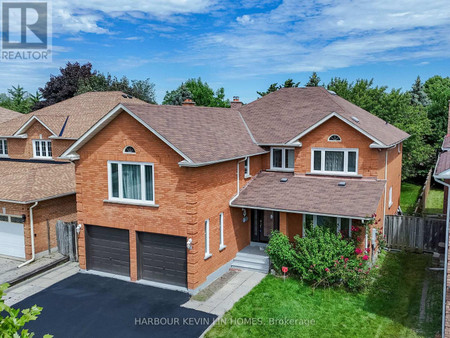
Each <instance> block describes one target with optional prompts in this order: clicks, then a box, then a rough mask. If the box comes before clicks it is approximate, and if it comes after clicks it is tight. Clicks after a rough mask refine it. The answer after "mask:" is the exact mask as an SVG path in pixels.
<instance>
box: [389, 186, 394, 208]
mask: <svg viewBox="0 0 450 338" xmlns="http://www.w3.org/2000/svg"><path fill="white" fill-rule="evenodd" d="M392 204H394V202H393V201H392V186H391V187H390V188H389V208H390V207H392Z"/></svg>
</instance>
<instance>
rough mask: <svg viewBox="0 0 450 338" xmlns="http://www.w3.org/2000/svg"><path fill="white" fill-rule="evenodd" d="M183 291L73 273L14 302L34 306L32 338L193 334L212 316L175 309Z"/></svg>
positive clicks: (184, 297) (182, 299) (185, 296)
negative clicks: (36, 311)
mask: <svg viewBox="0 0 450 338" xmlns="http://www.w3.org/2000/svg"><path fill="white" fill-rule="evenodd" d="M188 300H189V295H188V294H186V293H183V292H178V291H171V290H163V289H159V288H155V287H151V286H146V285H140V284H136V283H130V282H125V281H121V280H117V279H112V278H106V277H100V276H95V275H90V274H83V273H78V274H76V275H74V276H71V277H69V278H67V279H64V280H63V281H61V282H59V283H56V284H54V285H52V286H51V287H49V288H47V289H45V290H43V291H41V292H39V293H37V294H35V295H33V296H31V297H28V298H26V299H24V300H23V301H21V302H19V303H17V304H15V305H14V308H25V307H30V306H32V305H34V304H37V305H39V306H41V307H43V311H42V314H41V315H40V316H39V318H38V319H37V320H36V321H33V322H30V323H29V324H28V325H27V326H26V328H28V329H29V330H30V331H31V332H35V333H36V337H39V336H40V337H42V335H44V334H46V333H49V334H52V335H54V337H56V338H58V337H141V336H142V337H144V336H145V337H199V336H200V335H201V334H202V333H203V331H204V330H206V328H207V327H208V326H209V325H210V324H211V323H212V322H213V321H214V319H215V318H216V316H215V315H212V314H209V313H205V312H201V311H197V310H193V309H188V308H184V307H181V305H182V304H184V303H185V302H187V301H188Z"/></svg>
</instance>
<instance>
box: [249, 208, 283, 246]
mask: <svg viewBox="0 0 450 338" xmlns="http://www.w3.org/2000/svg"><path fill="white" fill-rule="evenodd" d="M279 224H280V213H279V212H278V211H268V210H252V236H251V237H252V242H263V243H267V242H268V241H269V237H270V233H271V232H272V230H279Z"/></svg>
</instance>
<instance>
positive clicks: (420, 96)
mask: <svg viewBox="0 0 450 338" xmlns="http://www.w3.org/2000/svg"><path fill="white" fill-rule="evenodd" d="M409 93H410V95H411V104H412V105H413V106H419V105H420V106H424V107H426V106H428V105H429V104H430V100H429V99H428V95H427V93H425V90H424V88H423V85H422V81H421V80H420V76H417V79H416V81H415V82H414V84H413V85H412V87H411V91H410V92H409Z"/></svg>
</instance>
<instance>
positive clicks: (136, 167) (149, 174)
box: [108, 161, 155, 204]
mask: <svg viewBox="0 0 450 338" xmlns="http://www.w3.org/2000/svg"><path fill="white" fill-rule="evenodd" d="M108 180H109V199H110V200H112V201H113V200H118V201H125V202H126V201H141V202H143V203H146V204H154V202H155V198H154V183H153V182H154V172H153V163H139V162H114V161H109V162H108Z"/></svg>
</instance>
